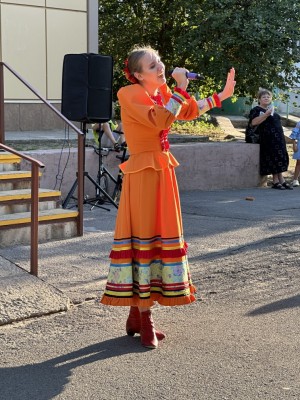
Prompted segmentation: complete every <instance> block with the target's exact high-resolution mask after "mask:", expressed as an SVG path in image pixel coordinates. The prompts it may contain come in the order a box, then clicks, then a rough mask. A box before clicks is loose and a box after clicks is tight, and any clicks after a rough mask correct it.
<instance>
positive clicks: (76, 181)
mask: <svg viewBox="0 0 300 400" xmlns="http://www.w3.org/2000/svg"><path fill="white" fill-rule="evenodd" d="M77 186H78V180H77V178H76V180H75V182H74V183H73V185H72V187H71V189H70V191H69V193H68V194H67V197H66V198H65V200H64V202H63V203H62V208H67V207H68V204H69V201H70V200H71V198H72V197H73V194H74V192H75V190H76V188H77Z"/></svg>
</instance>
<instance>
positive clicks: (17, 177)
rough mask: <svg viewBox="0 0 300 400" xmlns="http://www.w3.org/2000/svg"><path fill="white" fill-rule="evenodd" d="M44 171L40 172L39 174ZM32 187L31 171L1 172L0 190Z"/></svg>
mask: <svg viewBox="0 0 300 400" xmlns="http://www.w3.org/2000/svg"><path fill="white" fill-rule="evenodd" d="M41 175H42V173H41V172H39V176H41ZM30 187H31V171H2V172H0V191H2V190H17V189H28V188H30Z"/></svg>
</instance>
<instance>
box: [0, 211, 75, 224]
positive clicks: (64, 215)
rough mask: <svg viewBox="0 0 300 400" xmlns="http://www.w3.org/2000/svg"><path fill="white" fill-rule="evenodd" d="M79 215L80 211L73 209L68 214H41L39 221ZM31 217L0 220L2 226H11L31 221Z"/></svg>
mask: <svg viewBox="0 0 300 400" xmlns="http://www.w3.org/2000/svg"><path fill="white" fill-rule="evenodd" d="M77 216H78V211H73V212H70V213H67V214H56V215H42V216H39V222H43V221H51V220H55V219H66V218H76V217H77ZM30 221H31V218H29V217H28V218H20V219H14V220H12V221H11V220H10V221H0V226H9V225H17V224H27V223H30Z"/></svg>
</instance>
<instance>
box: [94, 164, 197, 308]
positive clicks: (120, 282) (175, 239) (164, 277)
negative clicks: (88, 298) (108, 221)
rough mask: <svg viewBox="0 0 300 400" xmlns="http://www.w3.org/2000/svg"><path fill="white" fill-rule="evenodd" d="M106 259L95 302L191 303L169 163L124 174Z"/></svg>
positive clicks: (177, 208)
mask: <svg viewBox="0 0 300 400" xmlns="http://www.w3.org/2000/svg"><path fill="white" fill-rule="evenodd" d="M132 158H134V157H132ZM175 161H176V160H175ZM150 164H151V163H150ZM173 164H174V163H173ZM177 165H178V164H177ZM110 258H111V263H110V267H109V273H108V278H107V284H106V288H105V291H104V295H103V297H102V299H101V303H103V304H106V305H112V306H139V307H151V306H152V305H153V304H154V303H155V302H158V303H159V304H161V305H164V306H176V305H183V304H189V303H191V302H193V301H195V296H194V293H195V288H194V286H193V284H192V281H191V276H190V269H189V264H188V259H187V245H186V243H185V241H184V239H183V230H182V217H181V208H180V199H179V193H178V187H177V181H176V176H175V172H174V165H172V163H169V164H168V165H164V168H161V169H157V168H153V166H149V167H146V168H145V167H143V169H141V170H137V169H136V166H135V167H134V168H133V169H132V170H131V171H130V170H129V172H125V175H124V178H123V185H122V193H121V199H120V205H119V210H118V215H117V219H116V228H115V237H114V242H113V246H112V251H111V253H110Z"/></svg>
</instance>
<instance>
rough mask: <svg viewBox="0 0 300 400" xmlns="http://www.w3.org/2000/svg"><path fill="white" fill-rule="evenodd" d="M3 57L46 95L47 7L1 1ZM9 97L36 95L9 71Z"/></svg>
mask: <svg viewBox="0 0 300 400" xmlns="http://www.w3.org/2000/svg"><path fill="white" fill-rule="evenodd" d="M1 42H2V61H4V62H6V63H8V64H9V65H10V66H11V67H12V68H13V69H15V70H16V71H17V72H18V73H19V74H20V75H21V76H22V77H23V78H24V79H25V80H26V81H28V83H29V84H30V85H32V86H33V87H34V88H35V89H37V91H38V92H39V93H40V94H42V95H43V96H45V95H46V58H45V55H46V43H45V9H44V8H39V7H25V6H17V5H10V4H3V3H2V4H1ZM5 98H6V99H20V98H21V99H36V96H34V95H33V94H31V92H30V91H29V90H28V89H27V88H26V87H24V86H23V85H21V84H20V83H19V82H18V81H17V79H16V78H14V77H13V76H12V74H10V73H6V74H5Z"/></svg>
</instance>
